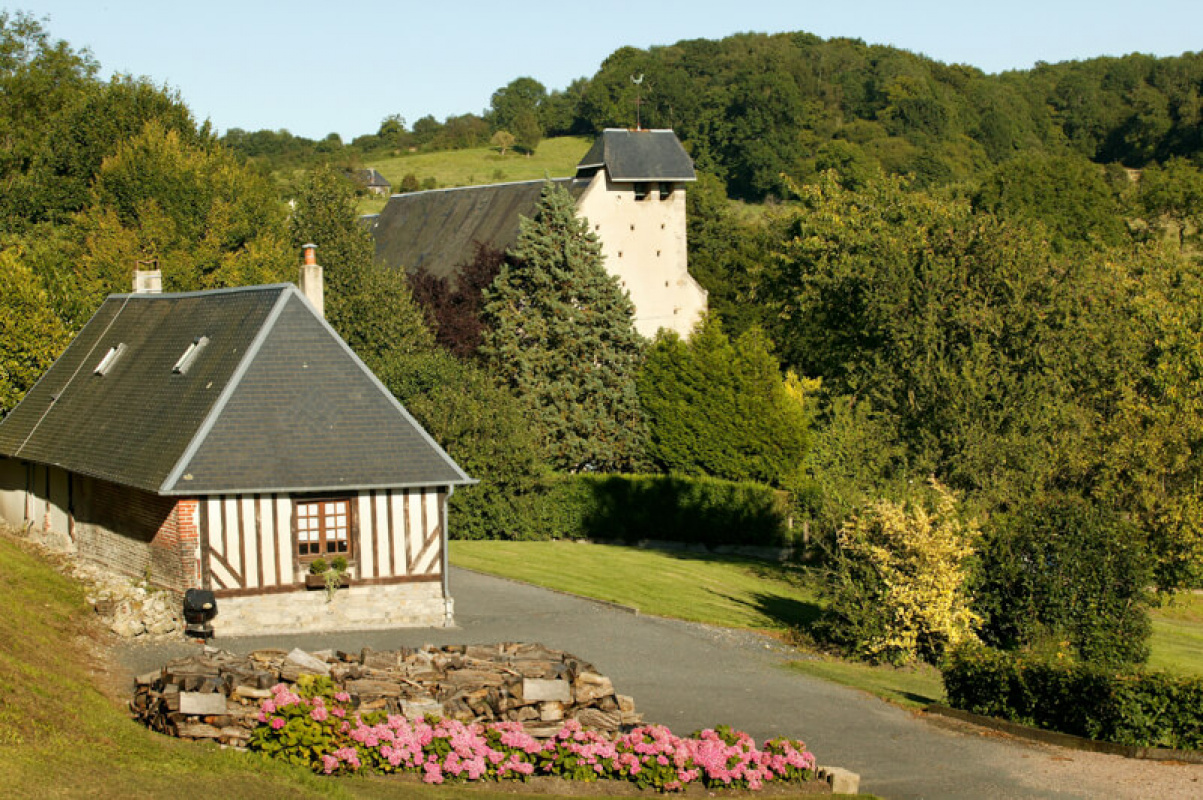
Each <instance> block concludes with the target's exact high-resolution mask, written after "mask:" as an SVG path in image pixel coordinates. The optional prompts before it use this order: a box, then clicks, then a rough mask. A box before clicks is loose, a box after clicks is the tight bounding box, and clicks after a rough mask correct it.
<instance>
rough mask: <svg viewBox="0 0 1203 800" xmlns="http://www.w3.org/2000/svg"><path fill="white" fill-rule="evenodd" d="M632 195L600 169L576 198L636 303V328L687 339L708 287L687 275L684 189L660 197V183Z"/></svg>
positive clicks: (608, 268)
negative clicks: (639, 195)
mask: <svg viewBox="0 0 1203 800" xmlns="http://www.w3.org/2000/svg"><path fill="white" fill-rule="evenodd" d="M648 186H649V188H650V191H648V193H647V196H646V197H645V198H643V199H639V200H637V199H636V195H635V186H634V184H630V183H614V182H612V181H610V180H609V177H608V176H607V174H606V172H605V171H604V170H602V171H599V172H598V173H597V174H596V175H594V176H593V179H592V181H591V182H590V184H589V187H588V188H587V189H586V190H585V192H584V193H583V194H582V195H581V197H580V198H579V199H578V201H577V213H578V214H579V215H580V216H582V217H584V218H586V219H587V220H588V221H589V228H590V230H592V231H593V232H594V233H596V234H597V235H598V237H599V238H600V239H601V243H602V253H603V254H604V255H605V267H606V271H607V272H609V273H610V274H611V275H614V276H615V277H617V278H618V279H619V281H620V282H621V283H622V285H623V288H625V289H626V290H627V291H628V292H629V293H630V295H631V301H632V302H633V303H634V304H635V330H637V331H638V332H639V333H640V334H641V335H642V336H645V337H647V338H651V337H653V336H655V335H656V332H657V331H658V330H659V329H660V328H668V329H669V330H673V331H676V332H677V333H679V334H680V335H681V336H682V337H687V336H689V334H690V333H691V332H692V331H693V328H694V326H695V325H696V324H697V323H698V320H699V319H701V316H702V314H703V313H705V311H706V290H705V289H703V288H702V287H701V286H700V285H698V283H697V281H695V280H694V279H693V276H692V275H690V274H689V269H688V264H689V256H688V252H687V250H686V234H685V188H684V184H681V183H677V184H674V187H673V191H672V192H671V194H669V195H668V196H667V197H665V198H664V199H661V197H660V191H659V189H660V184H658V183H650V184H648Z"/></svg>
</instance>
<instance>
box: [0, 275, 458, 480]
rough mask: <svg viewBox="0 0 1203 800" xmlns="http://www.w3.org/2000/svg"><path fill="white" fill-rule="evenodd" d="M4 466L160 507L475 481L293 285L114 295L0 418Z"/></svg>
mask: <svg viewBox="0 0 1203 800" xmlns="http://www.w3.org/2000/svg"><path fill="white" fill-rule="evenodd" d="M201 336H204V337H207V338H208V343H207V344H206V345H205V346H204V347H203V349H201V350H200V351H199V353H198V354H197V356H196V358H195V359H194V361H193V362H192V364H191V365H190V366H189V367H188V368H187V369H186V371H185V372H184V373H182V374H179V373H176V372H174V371H173V366H174V365H175V364H176V362H177V360H178V359H179V358H180V356H181V355H182V354H183V353H184V351H185V350H186V349H187V347H188V345H189V344H191V343H192V342H194V341H196V340H197V339H198V337H201ZM118 344H124V345H125V346H126V349H125V351H124V352H123V353H122V354H121V355H120V356H119V357H118V358H117V359H116V360H115V361H114V362H113V363H112V366H111V367H110V368H109V369H108V371H107V372H106V373H105V374H103V375H98V374H96V373H95V370H96V367H97V365H98V364H99V363H100V361H101V359H102V358H103V357H104V355H105V354H106V353H107V352H108V351H109V349H110V348H111V347H115V346H117V345H118ZM0 455H4V456H9V457H12V458H19V459H23V460H26V461H32V462H36V463H42V464H51V465H54V466H58V467H62V468H63V469H65V470H68V471H70V472H74V473H79V474H84V475H91V476H93V477H96V478H101V479H104V480H107V481H111V482H114V483H119V484H123V485H128V486H134V487H137V488H139V489H144V490H146V491H149V492H155V493H157V494H161V495H207V494H234V493H250V492H304V491H330V490H351V489H367V488H385V487H390V488H398V487H416V486H445V485H461V484H466V483H472V482H473V481H472V479H471V478H469V477H468V476H467V475H466V474H465V473H464V471H463V470H462V469H460V468H459V466H457V465H456V464H455V462H454V461H452V459H451V458H450V457H449V456H448V455H447V454H446V453H445V452H444V451H443V450H442V448H440V447H439V446H438V445H437V444H436V443H435V442H434V440H432V439H431V438H430V436H429V435H428V434H427V433H426V432H425V431H424V430H422V428H421V427H420V426H419V425H418V424H417V422H415V421H414V419H413V418H412V417H411V416H410V415H409V413H408V412H407V411H406V410H405V409H404V408H403V407H402V406H401V404H400V403H398V402H397V401H396V400H395V399H394V398H393V396H392V395H391V394H390V393H389V392H388V390H387V389H385V388H384V387H383V385H381V384H380V382H379V381H378V380H377V379H376V378H375V376H373V375H372V373H371V372H370V371H369V370H368V369H367V367H365V366H364V364H363V362H361V361H360V360H359V358H358V357H357V356H355V354H354V353H353V352H352V351H351V349H350V348H349V347H348V346H347V345H346V343H345V342H343V341H342V339H341V338H339V336H338V335H337V334H336V333H335V332H334V330H333V329H332V328H331V327H330V326H329V325H328V324H327V323H326V321H325V320H323V319H322V318H321V317H320V316H318V314H317V313H316V312H315V311H314V310H313V307H312V306H311V305H309V303H308V302H307V301H306V300H305V299H304V297H303V296H302V295H301V293H300V291H299V290H298V289H297V288H296V287H295V286H293V285H292V284H276V285H272V286H254V287H247V288H239V289H222V290H215V291H207V292H186V293H180V294H160V295H151V294H130V295H111V296H110V297H109V298H108V299H107V300H105V302H104V304H103V305H102V306H101V307H100V309H99V310H98V311H97V312H96V314H95V315H94V316H93V317H92V319H91V320H89V322H88V324H87V325H85V326H84V328H83V330H82V331H80V333H79V335H78V336H76V338H75V340H74V341H72V343H71V345H70V346H69V347H68V348H67V349H66V351H64V353H63V354H62V356H60V357H59V359H58V360H57V361H56V362H55V363H54V364H53V365H52V366H51V368H50V370H49V371H48V372H47V373H46V374H45V375H44V376H43V377H42V378H41V380H40V381H38V383H37V385H35V386H34V387H33V389H31V390H30V391H29V393H28V394H27V395H26V397H25V399H24V400H23V401H22V402H21V403H20V404H19V405H18V406H17V407H16V408H15V409H13V410H12V412H11V413H10V414H9V415H8V416H7V417H6V418H5V419H4V420H3V421H0Z"/></svg>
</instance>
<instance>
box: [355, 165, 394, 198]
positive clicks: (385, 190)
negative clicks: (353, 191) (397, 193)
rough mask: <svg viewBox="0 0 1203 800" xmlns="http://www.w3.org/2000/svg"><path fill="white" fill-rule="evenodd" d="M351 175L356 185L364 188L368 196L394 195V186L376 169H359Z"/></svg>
mask: <svg viewBox="0 0 1203 800" xmlns="http://www.w3.org/2000/svg"><path fill="white" fill-rule="evenodd" d="M351 174H352V177H353V179H354V181H355V183H356V184H357V185H359V186H362V187H363V188H364V190H365V191H367V192H368V194H373V195H376V196H377V197H388V196H389V195H390V194H392V191H393V185H392V184H391V183H389V182H388V179H387V178H385V177H384V176H383V175H381V174H380V173H379V172H378V171H376V170H375V169H374V168H371V167H369V168H368V169H357V170H355V171H354V172H353V173H351Z"/></svg>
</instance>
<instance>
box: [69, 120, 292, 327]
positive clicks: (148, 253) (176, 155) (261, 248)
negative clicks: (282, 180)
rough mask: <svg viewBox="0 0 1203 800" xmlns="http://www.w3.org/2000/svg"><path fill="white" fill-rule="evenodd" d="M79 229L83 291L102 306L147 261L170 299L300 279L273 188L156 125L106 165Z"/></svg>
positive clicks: (215, 150)
mask: <svg viewBox="0 0 1203 800" xmlns="http://www.w3.org/2000/svg"><path fill="white" fill-rule="evenodd" d="M77 224H78V226H79V228H80V230H81V231H82V233H83V236H84V238H85V242H86V244H85V247H84V253H83V255H82V258H81V265H80V270H79V287H80V292H81V294H82V295H83V297H85V298H87V302H88V304H89V305H90V306H91V307H93V308H94V307H95V305H96V304H98V303H99V302H100V301H101V300H102V299H103V298H104V297H105V296H106V295H108V294H109V293H111V292H114V291H127V290H128V288H129V275H130V273H131V272H132V270H133V269H135V268H136V267H137V266H138V264H139V262H142V263H143V264H147V263H157V265H158V267H159V268H160V269H162V271H163V287H164V289H166V290H169V291H189V290H196V289H213V288H220V287H224V286H247V285H255V284H261V283H275V282H278V281H280V280H286V279H288V278H291V277H293V272H292V270H291V269H290V268H288V266H287V265H290V264H293V263H295V257H293V256H292V254H291V253H290V251H289V248H288V246H287V242H286V240H285V238H284V236H283V209H282V208H281V206H280V204H279V203H278V202H277V201H276V199H275V193H274V190H273V189H272V187H271V185H270V184H269V183H268V182H267V181H266V180H264V179H263V178H261V177H259V176H257V175H254V174H253V173H251V172H249V171H248V170H246V168H245V167H243V166H242V165H240V164H239V163H238V162H237V160H236V159H235V158H234V157H233V156H232V155H231V154H229V153H228V152H226V151H224V150H223V149H222V148H220V147H217V146H206V147H199V146H194V145H191V144H189V143H188V142H187V141H186V138H185V137H181V136H180V135H179V134H178V133H177V132H176V131H174V130H172V129H169V128H166V127H164V126H162V125H160V124H159V123H156V122H151V123H148V124H147V126H146V128H145V129H144V130H143V131H142V132H141V133H140V134H139V135H137V136H136V137H134V138H132V139H129V140H126V141H125V142H123V143H122V144H121V145H120V146H119V147H118V148H117V151H116V152H115V153H114V154H113V155H112V156H110V157H109V158H106V159H105V161H104V163H103V165H102V166H101V168H100V172H99V173H98V174H97V175H96V178H95V180H94V182H93V186H92V200H91V204H90V206H89V208H88V210H87V211H86V212H84V214H83V215H82V217H81V218H80V220H79V222H78V223H77ZM144 268H145V267H144ZM285 276H287V277H285Z"/></svg>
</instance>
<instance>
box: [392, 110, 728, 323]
mask: <svg viewBox="0 0 1203 800" xmlns="http://www.w3.org/2000/svg"><path fill="white" fill-rule="evenodd" d="M694 180H696V175H695V174H694V170H693V162H692V161H691V160H690V158H689V155H688V154H687V153H686V152H685V149H684V148H683V147H682V146H681V142H680V141H679V140H678V139H677V137H676V134H674V133H673V132H672V131H670V130H625V129H609V130H606V131H603V132H602V134H601V136H599V137H598V139H597V140H596V141H595V142H594V143H593V146H592V147H591V148H590V150H589V152H588V153H586V154H585V157H584V158H583V159H581V162H580V163H579V164H578V165H577V173H576V176H575V177H573V178H563V179H558V180H556V181H555V183H558V184H560V185H561V186H563V187H564V188H565V189H566V190H567V191H568V192H569V193H571V194H572V196H573V197H574V198H575V200H576V204H577V212H578V213H579V214H580V215H581V216H582V217H584V218H586V219H587V220H588V221H589V224H590V226H591V228H592V230H593V231H594V232H595V233H596V234H597V236H598V238H599V239H600V241H601V245H602V253H603V255H604V256H605V262H604V263H605V267H606V270H607V271H608V272H609V273H610V274H611V275H614V276H615V277H617V278H618V280H619V281H620V282H621V284H622V285H623V287H625V288H626V290H627V291H628V292H629V293H630V296H631V301H632V302H633V303H634V305H635V329H636V330H637V331H639V333H640V334H642V335H643V336H646V337H649V338H650V337H652V336H654V335H655V334H656V331H658V330H659V329H661V328H668V329H670V330H674V331H676V332H677V333H679V334H680V335H682V336H688V335H689V334H690V333H691V332H692V331H693V328H694V326H695V325H696V324H697V322H698V320H699V319H700V318H701V315H702V314H703V313H704V312H705V310H706V290H705V289H703V288H702V287H701V286H700V285H698V283H697V281H695V280H694V279H693V276H692V275H690V274H689V268H688V264H689V260H688V253H687V249H686V234H685V185H686V184H688V183H690V182H692V181H694ZM543 183H544V182H543V181H523V182H519V183H504V184H494V185H491V186H468V187H462V188H458V189H440V190H435V191H429V192H411V193H409V194H400V195H393V196H392V197H390V198H389V201H388V204H387V205H386V206H385V207H384V210H383V211H382V212H381V213H380V214H379V215H377V216H375V217H373V218H372V219H371V220H370V222H369V223H368V224H369V227H370V230H371V232H372V237H373V239H374V240H375V242H376V258H377V260H379V261H381V262H383V263H385V264H387V265H389V266H392V267H397V268H403V269H406V270H409V271H411V272H414V271H417V270H422V269H424V270H426V271H427V272H430V273H431V274H433V275H436V276H438V277H441V278H448V279H451V280H452V282H454V278H455V276H456V275H457V274H458V271H459V269H460V267H462V266H463V265H465V264H468V263H470V262H471V260H472V258H473V255H474V251H475V247H476V245H477V243H480V244H485V245H488V246H490V247H492V248H494V249H497V250H507V249H509V248H510V247H511V246H512V245H513V244H514V242H515V241H516V240H517V238H518V222H519V218H520V217H521V216H527V217H529V216H531V215H532V214H533V213H534V209H535V204H536V203H537V202H538V200H539V194H540V192H541V191H542V188H543Z"/></svg>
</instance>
